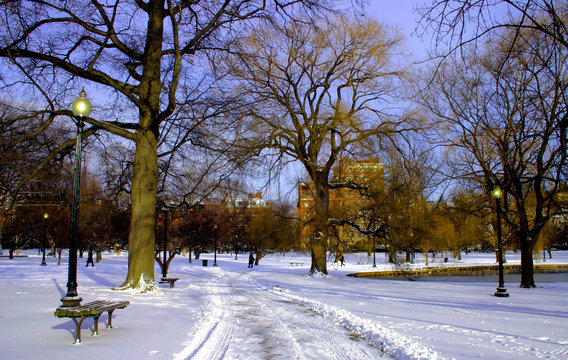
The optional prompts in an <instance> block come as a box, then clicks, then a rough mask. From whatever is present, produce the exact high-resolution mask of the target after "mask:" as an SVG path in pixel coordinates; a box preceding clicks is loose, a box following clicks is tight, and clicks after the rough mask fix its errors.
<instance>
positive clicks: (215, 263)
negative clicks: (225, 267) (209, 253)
mask: <svg viewBox="0 0 568 360" xmlns="http://www.w3.org/2000/svg"><path fill="white" fill-rule="evenodd" d="M218 228H219V226H218V225H217V224H215V225H213V229H215V255H214V256H215V258H214V260H213V266H217V229H218Z"/></svg>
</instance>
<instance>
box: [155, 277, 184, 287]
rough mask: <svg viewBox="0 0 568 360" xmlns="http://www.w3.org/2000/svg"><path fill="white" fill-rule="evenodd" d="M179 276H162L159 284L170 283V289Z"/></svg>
mask: <svg viewBox="0 0 568 360" xmlns="http://www.w3.org/2000/svg"><path fill="white" fill-rule="evenodd" d="M178 280H179V278H162V279H161V280H160V284H165V283H170V289H171V288H173V287H174V283H175V282H176V281H178Z"/></svg>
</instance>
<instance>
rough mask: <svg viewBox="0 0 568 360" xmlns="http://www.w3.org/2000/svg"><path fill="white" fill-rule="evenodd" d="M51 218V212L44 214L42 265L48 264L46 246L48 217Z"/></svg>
mask: <svg viewBox="0 0 568 360" xmlns="http://www.w3.org/2000/svg"><path fill="white" fill-rule="evenodd" d="M48 218H49V214H48V213H45V214H43V246H42V247H43V255H42V259H41V266H47V262H46V261H45V247H46V245H47V219H48Z"/></svg>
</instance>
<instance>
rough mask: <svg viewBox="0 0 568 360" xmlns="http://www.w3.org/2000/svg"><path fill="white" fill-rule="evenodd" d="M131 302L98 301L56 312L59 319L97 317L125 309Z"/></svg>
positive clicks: (58, 309)
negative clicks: (111, 311)
mask: <svg viewBox="0 0 568 360" xmlns="http://www.w3.org/2000/svg"><path fill="white" fill-rule="evenodd" d="M129 304H130V301H106V300H96V301H91V302H89V303H86V304H83V305H81V306H70V307H60V308H57V309H56V310H55V316H57V317H81V316H97V315H99V314H102V313H103V312H105V311H110V310H114V309H124V308H125V307H127V306H128V305H129Z"/></svg>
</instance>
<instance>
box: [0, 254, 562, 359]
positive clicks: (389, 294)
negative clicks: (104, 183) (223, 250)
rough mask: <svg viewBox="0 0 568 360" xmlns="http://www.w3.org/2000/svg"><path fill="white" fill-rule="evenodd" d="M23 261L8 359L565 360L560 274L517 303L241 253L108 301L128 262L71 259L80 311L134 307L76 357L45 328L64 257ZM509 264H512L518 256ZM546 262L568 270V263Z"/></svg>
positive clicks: (12, 270)
mask: <svg viewBox="0 0 568 360" xmlns="http://www.w3.org/2000/svg"><path fill="white" fill-rule="evenodd" d="M4 254H6V251H4ZM25 254H26V255H28V257H21V258H16V259H14V260H9V259H8V258H7V257H1V258H0V284H1V285H0V286H1V289H2V291H1V292H0V309H1V310H0V358H2V359H82V360H88V359H377V358H380V357H381V356H382V357H383V358H394V359H451V358H455V359H480V358H486V359H568V300H567V299H568V274H566V273H565V274H555V275H552V276H540V275H539V276H537V278H536V280H537V286H538V287H537V288H536V289H530V290H527V289H520V288H519V287H518V283H519V280H518V276H517V277H516V278H515V277H513V278H512V279H511V278H510V277H507V279H506V281H508V282H507V283H506V286H507V288H508V291H509V293H510V294H511V295H510V297H508V298H497V297H495V296H493V293H494V292H495V288H496V286H497V283H496V277H486V278H476V279H475V280H476V281H463V280H465V279H463V278H461V279H460V278H459V277H451V278H446V279H443V280H442V281H432V279H429V280H428V281H425V279H424V278H423V279H418V280H417V281H408V280H379V279H368V278H350V277H346V276H345V275H346V274H347V273H350V272H357V271H371V270H373V269H372V267H371V265H370V264H367V262H370V263H371V264H372V258H368V257H367V255H366V254H347V255H346V265H345V266H344V267H341V266H338V265H337V264H330V265H329V272H330V275H329V276H326V277H309V276H306V273H307V272H308V270H309V264H310V258H309V255H303V254H290V253H288V254H286V255H285V256H282V255H269V256H267V257H266V258H264V259H262V260H261V262H260V266H258V267H254V268H253V269H248V268H247V261H248V256H246V255H245V254H242V255H239V259H238V260H235V259H234V255H218V257H217V262H218V264H219V266H218V267H215V268H214V267H212V266H211V263H212V257H213V255H212V254H205V255H203V256H202V258H204V259H209V267H203V266H202V262H201V261H195V260H194V262H193V263H192V264H189V263H188V259H187V257H185V258H183V257H181V256H178V257H176V258H175V259H174V261H173V262H172V264H171V267H170V273H169V275H170V276H174V277H179V278H180V280H179V281H178V282H177V283H176V285H175V288H173V289H170V288H168V287H167V285H162V284H161V285H160V291H159V292H158V293H153V294H130V293H125V292H117V291H113V290H111V287H113V286H116V285H120V284H121V282H122V281H123V280H124V277H125V272H126V267H127V255H126V254H122V255H114V254H104V255H103V262H102V263H99V264H96V266H95V267H94V268H92V267H88V268H86V267H85V266H84V264H85V262H86V258H85V259H79V264H80V266H79V268H78V278H77V282H78V284H79V288H78V293H79V295H80V296H81V297H82V298H83V299H84V301H83V302H87V301H91V300H95V299H99V298H100V299H111V300H118V299H121V300H129V301H130V306H128V307H127V308H126V309H124V310H117V311H115V313H114V319H113V326H114V328H113V329H105V326H106V321H107V317H106V314H104V315H102V316H101V320H100V326H99V335H98V336H97V337H92V336H90V332H91V330H92V327H93V321H92V319H87V320H85V322H84V323H83V327H82V328H83V331H82V333H83V343H82V344H80V345H73V332H74V328H75V325H74V323H73V321H72V320H71V319H68V318H61V319H59V318H55V317H54V316H53V312H54V310H55V308H57V307H58V306H59V305H60V300H59V299H60V298H61V297H63V296H64V295H65V293H66V283H67V259H66V258H64V259H63V263H62V265H61V266H58V265H57V262H56V259H54V258H48V264H49V265H48V266H40V262H41V257H39V256H38V255H37V251H36V252H34V251H28V252H26V253H25ZM507 260H508V263H509V264H513V263H518V261H519V260H518V255H517V254H512V253H508V254H507ZM291 262H300V263H303V265H301V266H294V267H292V266H291V264H290V263H291ZM384 262H385V259H384V256H383V255H382V254H377V265H378V268H379V269H387V268H389V267H390V265H385V264H384ZM421 262H423V259H417V263H418V264H417V265H416V266H421V265H420V263H421ZM494 262H495V256H494V255H493V254H479V253H471V254H469V255H464V257H463V260H462V261H461V262H459V265H467V264H494ZM546 263H547V264H551V263H564V264H566V263H568V252H554V253H553V259H552V260H550V259H547V260H546ZM449 264H457V262H455V261H453V260H451V259H450V262H449ZM422 265H423V264H422ZM446 265H448V264H446ZM156 270H157V272H156V279H159V278H160V273H159V270H158V266H156ZM468 280H471V279H468Z"/></svg>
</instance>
